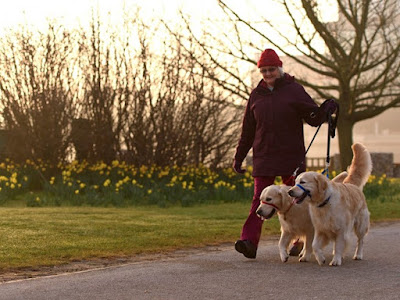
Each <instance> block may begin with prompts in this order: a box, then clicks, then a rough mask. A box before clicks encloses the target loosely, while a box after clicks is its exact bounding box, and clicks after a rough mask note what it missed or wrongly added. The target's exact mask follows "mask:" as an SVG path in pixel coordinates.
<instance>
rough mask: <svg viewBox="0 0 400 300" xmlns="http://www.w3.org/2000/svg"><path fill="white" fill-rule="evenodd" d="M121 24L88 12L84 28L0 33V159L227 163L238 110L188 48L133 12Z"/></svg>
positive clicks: (190, 46) (23, 28)
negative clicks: (163, 36)
mask: <svg viewBox="0 0 400 300" xmlns="http://www.w3.org/2000/svg"><path fill="white" fill-rule="evenodd" d="M122 26H123V28H122V29H121V28H116V27H112V26H111V25H107V24H104V23H103V22H102V21H101V20H100V17H99V16H98V15H96V14H95V13H93V17H92V19H91V22H90V28H89V29H85V28H84V27H80V28H77V29H73V30H71V29H66V28H65V27H64V26H62V25H59V24H58V23H57V22H56V21H50V22H49V24H48V29H47V30H46V31H39V30H31V29H29V28H28V26H21V27H20V28H19V30H14V31H10V32H9V33H8V34H7V35H6V36H5V37H3V38H2V40H1V41H0V112H1V115H0V122H1V132H0V133H1V139H2V143H1V144H0V147H1V149H0V150H1V152H2V153H1V156H2V158H4V157H5V156H7V157H9V158H11V159H13V160H14V161H16V162H23V161H25V160H27V159H30V160H39V159H41V160H45V161H48V162H50V163H54V164H56V163H58V162H65V161H67V160H68V159H71V158H76V159H79V160H82V159H86V160H88V161H100V160H102V161H105V162H110V161H112V160H114V159H123V160H127V161H128V162H129V163H132V164H135V165H152V164H156V165H160V166H166V165H185V164H206V165H208V166H210V167H218V166H222V165H226V164H228V163H229V164H230V162H231V159H232V153H231V151H232V150H233V148H234V145H235V143H236V140H237V130H238V126H239V125H240V121H241V114H242V112H241V111H240V110H239V111H238V110H237V109H236V108H235V107H234V106H232V105H227V104H226V103H227V101H226V99H227V98H229V97H231V95H230V94H229V93H227V92H226V91H224V90H223V89H221V88H220V87H219V86H218V84H217V83H216V82H215V81H213V80H210V79H209V74H208V72H209V71H210V70H209V69H208V68H207V62H205V61H199V58H198V53H196V51H197V50H196V49H197V45H196V44H195V43H190V42H189V43H188V42H187V40H185V41H183V40H179V39H178V40H177V39H176V37H174V39H169V38H168V37H167V36H165V38H163V39H160V37H159V36H157V37H156V31H157V30H154V29H149V28H148V27H146V25H145V24H144V23H143V22H141V20H140V16H139V15H136V16H133V17H132V16H130V17H129V18H128V17H127V18H126V20H124V22H123V25H122ZM183 44H184V45H185V51H182V45H183ZM195 57H196V58H195Z"/></svg>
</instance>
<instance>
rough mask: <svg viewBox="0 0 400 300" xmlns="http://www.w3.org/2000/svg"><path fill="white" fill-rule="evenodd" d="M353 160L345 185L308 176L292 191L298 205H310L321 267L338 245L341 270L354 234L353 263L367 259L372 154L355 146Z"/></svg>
mask: <svg viewBox="0 0 400 300" xmlns="http://www.w3.org/2000/svg"><path fill="white" fill-rule="evenodd" d="M352 149H353V160H352V162H351V165H350V167H349V168H348V176H347V177H346V178H345V179H344V180H343V183H338V182H333V181H330V180H329V179H328V178H327V177H326V176H324V175H323V174H320V173H317V172H304V173H301V174H300V175H299V176H298V177H297V178H296V185H295V186H294V187H292V188H291V189H289V195H290V196H292V197H295V201H296V203H297V204H300V203H301V202H303V200H306V202H308V203H309V211H310V217H311V221H312V223H313V225H314V240H313V243H312V249H313V251H314V255H315V258H316V259H317V262H318V264H319V265H322V264H324V263H325V257H324V255H323V251H322V250H323V248H324V247H325V246H326V245H327V244H328V243H329V241H333V242H334V250H333V258H332V261H331V262H330V265H331V266H340V265H341V264H342V259H343V255H344V252H345V249H346V245H347V241H348V239H349V236H350V235H351V231H352V230H354V232H355V234H356V236H357V238H358V240H357V248H356V250H355V254H354V256H353V259H356V260H360V259H362V257H363V240H364V236H365V235H366V234H367V232H368V229H369V224H370V221H369V211H368V207H367V203H366V201H365V196H364V194H363V191H362V190H363V187H364V185H365V183H366V182H367V180H368V177H369V175H370V174H371V169H372V162H371V156H370V154H369V152H368V150H367V149H366V148H365V147H364V146H363V145H362V144H360V143H355V144H354V145H353V146H352Z"/></svg>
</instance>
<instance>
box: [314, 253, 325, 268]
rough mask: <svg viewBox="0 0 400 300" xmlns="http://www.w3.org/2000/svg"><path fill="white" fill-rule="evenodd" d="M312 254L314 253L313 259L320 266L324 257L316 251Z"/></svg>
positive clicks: (323, 261)
mask: <svg viewBox="0 0 400 300" xmlns="http://www.w3.org/2000/svg"><path fill="white" fill-rule="evenodd" d="M314 254H315V259H316V260H317V262H318V264H319V265H320V266H322V265H323V264H324V263H325V257H324V256H323V255H317V254H316V253H314Z"/></svg>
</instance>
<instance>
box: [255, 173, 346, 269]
mask: <svg viewBox="0 0 400 300" xmlns="http://www.w3.org/2000/svg"><path fill="white" fill-rule="evenodd" d="M346 176H347V172H342V173H341V174H339V175H338V176H336V177H335V178H334V179H333V180H334V181H337V182H342V181H343V180H344V179H345V178H346ZM290 188H291V187H290V186H287V185H284V184H282V185H270V186H268V187H266V188H265V189H264V190H263V191H262V193H261V196H260V205H259V207H258V208H257V211H256V213H257V215H258V216H259V217H260V218H261V219H263V220H264V219H269V218H271V217H272V216H273V215H274V214H275V212H276V211H277V212H278V218H279V222H280V224H281V237H280V239H279V255H280V257H281V260H282V262H286V261H287V260H288V259H289V254H288V252H287V249H288V246H289V244H290V242H291V241H292V240H297V239H298V238H301V239H302V240H303V241H304V247H303V250H302V251H301V252H300V255H299V256H300V258H299V261H301V262H306V261H309V260H310V258H311V254H312V241H313V237H314V227H313V225H312V222H311V218H310V214H309V211H308V206H307V205H294V201H293V200H294V199H293V198H292V197H290V196H289V194H288V191H289V189H290Z"/></svg>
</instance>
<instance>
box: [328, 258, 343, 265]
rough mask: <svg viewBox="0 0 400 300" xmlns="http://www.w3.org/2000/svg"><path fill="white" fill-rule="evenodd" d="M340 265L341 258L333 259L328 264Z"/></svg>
mask: <svg viewBox="0 0 400 300" xmlns="http://www.w3.org/2000/svg"><path fill="white" fill-rule="evenodd" d="M341 264H342V259H341V258H333V259H332V261H331V262H330V263H329V265H330V266H334V267H335V266H340V265H341Z"/></svg>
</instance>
